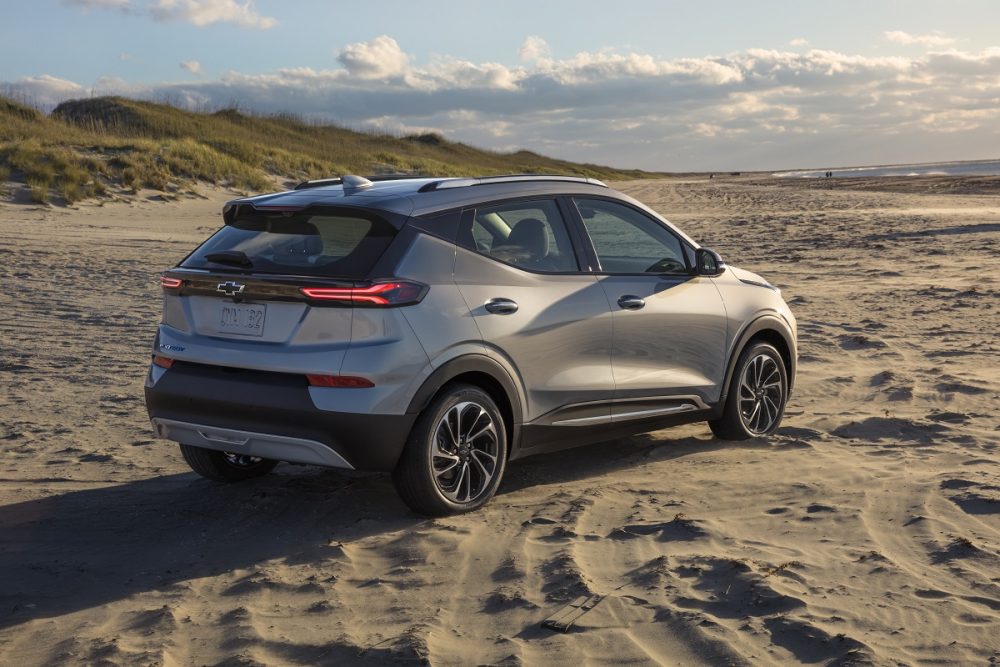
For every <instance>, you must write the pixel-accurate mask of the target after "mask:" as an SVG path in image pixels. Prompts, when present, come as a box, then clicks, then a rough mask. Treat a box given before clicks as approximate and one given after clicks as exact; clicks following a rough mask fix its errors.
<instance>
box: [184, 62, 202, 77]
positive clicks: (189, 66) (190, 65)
mask: <svg viewBox="0 0 1000 667" xmlns="http://www.w3.org/2000/svg"><path fill="white" fill-rule="evenodd" d="M181 69H183V70H187V71H188V72H191V73H192V74H201V63H200V62H198V61H197V60H185V61H184V62H182V63H181Z"/></svg>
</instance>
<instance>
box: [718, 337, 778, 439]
mask: <svg viewBox="0 0 1000 667" xmlns="http://www.w3.org/2000/svg"><path fill="white" fill-rule="evenodd" d="M787 400H788V371H787V370H786V369H785V362H784V360H782V358H781V354H779V353H778V350H776V349H775V348H774V347H773V346H772V345H769V344H767V343H754V344H751V345H748V346H747V347H746V349H744V350H743V351H742V352H741V353H740V356H739V359H738V360H737V362H736V368H735V369H734V370H733V378H732V380H731V381H730V383H729V392H728V395H727V397H726V405H725V407H724V408H723V410H722V416H721V417H719V419H715V420H712V421H709V422H708V425H709V426H710V427H711V429H712V433H714V434H715V435H716V437H718V438H721V439H723V440H748V439H749V438H761V437H766V436H768V435H770V434H772V433H774V432H775V431H776V430H777V429H778V427H779V426H780V425H781V418H782V416H783V415H784V414H785V403H786V401H787Z"/></svg>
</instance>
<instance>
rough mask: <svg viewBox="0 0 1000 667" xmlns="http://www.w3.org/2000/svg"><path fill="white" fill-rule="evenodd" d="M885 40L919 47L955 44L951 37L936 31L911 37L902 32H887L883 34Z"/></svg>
mask: <svg viewBox="0 0 1000 667" xmlns="http://www.w3.org/2000/svg"><path fill="white" fill-rule="evenodd" d="M885 38H886V39H888V40H889V41H890V42H895V43H896V44H906V45H913V44H917V45H920V46H948V45H949V44H953V43H954V42H955V40H954V39H952V38H951V37H945V36H944V35H942V34H941V33H940V32H937V31H935V32H933V33H931V34H928V35H911V34H910V33H908V32H903V31H902V30H887V31H886V32H885Z"/></svg>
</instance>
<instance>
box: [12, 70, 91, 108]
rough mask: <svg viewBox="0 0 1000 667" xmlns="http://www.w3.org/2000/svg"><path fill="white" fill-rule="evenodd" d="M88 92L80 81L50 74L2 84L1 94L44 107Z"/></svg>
mask: <svg viewBox="0 0 1000 667" xmlns="http://www.w3.org/2000/svg"><path fill="white" fill-rule="evenodd" d="M86 92H87V91H86V90H85V89H84V87H83V86H81V85H80V84H78V83H74V82H73V81H67V80H66V79H60V78H57V77H54V76H49V75H48V74H42V75H41V76H29V77H25V78H23V79H19V80H17V81H14V82H13V83H4V84H0V94H3V95H5V96H8V97H13V98H15V99H19V100H24V101H27V102H29V103H31V104H34V105H36V106H39V107H42V108H46V107H53V106H55V105H56V104H59V103H60V102H62V101H64V100H68V99H72V98H74V97H82V96H84V95H85V94H86Z"/></svg>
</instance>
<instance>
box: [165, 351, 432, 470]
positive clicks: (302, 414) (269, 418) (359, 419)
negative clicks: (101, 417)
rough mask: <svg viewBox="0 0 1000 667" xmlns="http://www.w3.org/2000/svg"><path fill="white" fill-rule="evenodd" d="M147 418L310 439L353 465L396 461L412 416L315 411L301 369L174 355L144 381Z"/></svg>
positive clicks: (388, 465)
mask: <svg viewBox="0 0 1000 667" xmlns="http://www.w3.org/2000/svg"><path fill="white" fill-rule="evenodd" d="M146 408H147V410H148V412H149V416H150V418H160V419H169V420H174V421H179V422H187V423H191V424H200V425H204V426H215V427H217V428H226V429H234V430H238V431H252V432H257V433H266V434H269V435H280V436H286V437H291V438H302V439H306V440H313V441H316V442H319V443H322V444H323V445H325V446H327V447H329V448H330V449H332V450H333V451H335V452H336V453H337V454H339V455H340V456H341V457H342V458H343V459H344V460H346V461H347V462H348V463H350V464H351V466H352V467H354V468H355V469H357V470H371V471H382V472H388V471H390V470H392V469H393V468H395V467H396V462H397V461H398V460H399V455H400V453H401V452H402V450H403V446H404V445H405V443H406V438H407V436H408V435H409V433H410V429H411V428H412V426H413V422H414V420H415V419H416V415H413V414H404V415H365V414H354V413H346V412H328V411H326V410H319V409H317V408H316V407H315V406H314V405H313V402H312V400H311V399H310V397H309V388H308V385H307V383H306V379H305V377H304V376H301V375H292V374H287V373H269V372H263V371H252V370H243V369H231V368H223V367H220V366H206V365H201V364H190V363H185V362H175V363H174V365H173V366H172V367H171V368H170V369H169V370H167V371H166V373H164V375H163V377H161V378H160V380H159V381H158V382H157V383H156V384H155V385H154V386H152V387H150V386H147V387H146Z"/></svg>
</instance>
